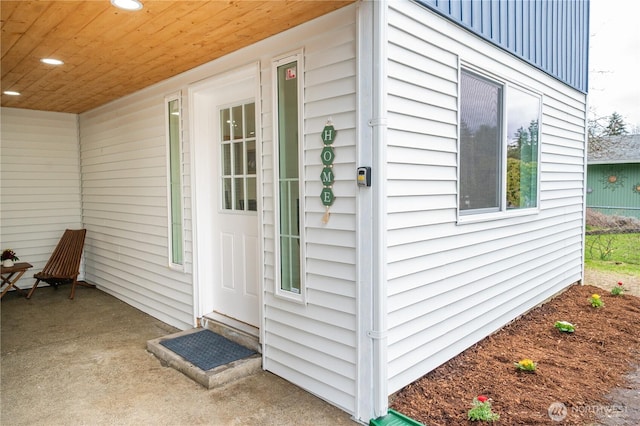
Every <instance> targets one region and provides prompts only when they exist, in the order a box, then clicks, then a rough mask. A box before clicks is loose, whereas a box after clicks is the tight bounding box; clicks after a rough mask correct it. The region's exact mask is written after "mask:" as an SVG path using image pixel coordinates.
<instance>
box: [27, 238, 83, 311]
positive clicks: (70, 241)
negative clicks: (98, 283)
mask: <svg viewBox="0 0 640 426" xmlns="http://www.w3.org/2000/svg"><path fill="white" fill-rule="evenodd" d="M86 234H87V230H86V229H67V230H66V231H64V234H62V238H60V241H59V242H58V245H57V246H56V248H55V250H53V253H52V254H51V257H50V258H49V261H48V262H47V264H46V265H44V268H43V269H42V271H41V272H38V273H37V274H34V275H33V278H35V279H36V282H35V284H33V287H31V290H30V291H29V294H27V299H30V298H31V296H32V295H33V292H34V291H36V288H37V287H38V284H39V283H40V281H44V282H46V283H47V284H49V285H52V286H54V287H58V285H60V284H69V283H71V284H72V286H71V295H70V296H69V298H70V299H73V297H74V296H75V292H76V284H80V285H84V286H87V287H95V286H94V285H92V284H87V283H84V282H80V283H79V282H78V274H79V273H80V260H81V259H82V249H83V248H84V237H85V235H86Z"/></svg>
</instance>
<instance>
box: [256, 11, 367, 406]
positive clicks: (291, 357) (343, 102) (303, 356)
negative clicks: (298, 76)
mask: <svg viewBox="0 0 640 426" xmlns="http://www.w3.org/2000/svg"><path fill="white" fill-rule="evenodd" d="M356 10H357V9H356V8H355V7H353V6H351V7H347V8H344V9H341V10H339V11H337V12H334V13H332V14H330V15H327V16H325V17H322V18H320V19H318V20H315V21H313V22H310V23H308V24H305V25H302V26H300V27H298V28H295V29H293V30H291V31H289V32H286V33H283V34H281V35H280V36H278V43H279V44H281V45H283V46H288V47H287V48H286V49H285V50H283V51H281V52H274V53H286V52H288V51H293V50H294V49H297V48H303V49H304V71H305V72H304V96H305V98H304V134H305V137H304V159H305V161H304V163H305V167H304V170H303V174H302V178H303V179H304V188H305V195H306V196H305V206H306V208H305V221H306V227H305V229H304V235H305V238H306V255H307V258H306V265H305V269H306V276H305V277H304V285H305V286H306V304H300V303H296V302H291V301H287V300H284V299H282V298H278V297H277V296H275V295H274V289H275V286H276V283H274V265H275V258H274V241H276V240H275V235H274V232H275V231H274V215H273V206H274V200H273V182H274V178H273V174H274V172H273V153H274V146H273V139H272V138H273V116H272V102H273V99H272V94H273V88H272V80H271V79H272V75H271V63H270V61H265V62H263V63H262V76H261V78H262V84H263V87H262V94H263V99H262V101H263V102H262V111H263V117H262V122H263V126H264V128H263V138H264V139H263V155H264V158H263V167H264V182H263V183H264V185H263V188H264V190H263V195H264V198H263V201H264V203H263V205H264V208H265V212H264V218H263V223H264V230H263V232H264V243H265V246H264V250H265V289H264V290H265V298H264V304H265V308H264V316H265V323H264V351H265V352H264V354H265V356H264V368H265V369H267V370H270V371H272V372H274V373H276V374H278V375H280V376H282V377H284V378H286V379H287V380H289V381H291V382H293V383H295V384H297V385H299V386H301V387H303V388H305V389H307V390H308V391H310V392H312V393H314V394H316V395H318V396H320V397H321V398H324V399H326V400H328V401H330V402H332V403H333V404H335V405H337V406H339V407H341V408H343V409H344V410H346V411H349V412H353V411H354V408H355V398H356V385H355V383H356V321H357V318H356V267H355V258H356V244H355V242H356V229H355V223H356V220H355V203H356V201H355V193H356V186H355V167H356V166H355V161H356V159H355V158H356V157H355V156H356V148H355V145H356V144H355V142H356V87H357V81H356V24H355V18H356ZM328 119H331V120H332V121H333V125H334V127H335V128H336V130H337V136H336V139H335V142H334V144H333V146H334V148H335V153H336V158H335V162H334V173H335V176H336V181H335V183H334V185H333V191H334V194H335V196H336V199H335V203H334V204H333V206H332V207H331V217H330V220H329V222H328V223H327V224H323V223H322V216H323V215H324V213H325V207H324V206H323V205H322V203H321V202H320V192H321V190H322V183H321V181H320V174H321V170H322V167H323V166H322V162H321V160H320V151H321V149H322V147H323V143H322V139H321V137H320V133H321V130H322V128H323V127H324V126H325V125H326V122H327V120H328Z"/></svg>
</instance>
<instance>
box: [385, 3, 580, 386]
mask: <svg viewBox="0 0 640 426" xmlns="http://www.w3.org/2000/svg"><path fill="white" fill-rule="evenodd" d="M388 25H389V33H388V56H389V60H388V80H387V85H388V92H389V94H388V99H387V105H388V135H387V139H388V151H387V155H388V162H389V163H388V171H387V173H388V187H387V194H388V205H387V223H388V230H387V241H388V259H387V262H388V270H387V274H388V287H387V292H388V329H389V330H388V354H387V355H388V361H389V366H388V378H389V392H390V393H392V392H394V391H396V390H398V389H400V388H401V387H403V386H404V385H406V384H408V383H410V382H411V381H413V380H415V379H417V378H419V377H421V376H422V375H424V374H425V373H427V372H429V371H430V370H432V369H434V368H435V367H436V366H438V365H440V364H441V363H443V362H444V361H446V360H448V359H450V358H451V357H453V356H455V355H456V354H458V353H460V352H461V351H462V350H464V349H465V348H467V347H469V346H470V345H472V344H473V343H475V342H477V341H479V340H481V339H482V338H484V337H485V336H487V335H488V334H490V333H491V332H493V331H495V330H497V329H499V328H500V327H501V326H503V325H504V324H506V323H508V322H509V321H511V320H512V319H514V318H516V317H517V316H519V315H520V314H522V313H524V312H526V311H527V310H528V309H530V308H532V307H534V306H536V305H537V304H539V303H541V302H542V301H544V300H545V299H547V298H549V297H550V296H552V295H553V294H555V293H557V292H558V291H560V290H561V289H563V288H564V287H566V286H568V285H569V284H571V283H573V282H575V281H578V280H580V279H581V274H582V230H583V219H582V218H583V216H582V206H583V182H584V174H585V166H584V153H585V111H586V107H585V103H586V99H585V97H586V96H585V95H584V94H582V93H579V92H577V91H576V90H574V89H571V88H569V87H567V86H565V85H563V84H561V83H560V82H559V81H557V80H555V79H553V78H552V77H550V76H548V75H546V74H544V73H542V72H540V71H538V70H536V69H534V68H533V67H531V66H530V65H528V64H526V63H525V62H523V61H520V60H518V59H516V58H515V57H513V56H511V55H510V54H508V53H506V52H504V51H502V50H500V49H498V48H495V47H493V46H491V45H489V44H488V43H486V42H484V41H483V40H481V39H480V38H478V37H475V36H473V35H471V33H469V32H467V31H465V30H463V29H461V28H459V27H457V26H456V25H454V24H452V23H451V22H449V21H446V20H444V19H442V18H441V17H439V16H437V15H435V14H434V13H431V12H430V11H428V10H426V9H425V8H423V7H421V6H419V5H417V4H415V3H412V2H404V1H403V2H391V3H390V5H389V14H388ZM459 60H460V61H465V62H466V63H469V64H473V65H474V66H477V67H479V68H480V69H484V70H486V71H488V72H491V73H494V74H495V75H498V76H500V77H502V78H504V79H506V80H508V81H510V82H512V83H518V84H522V85H525V87H529V88H531V89H533V90H534V91H536V92H538V93H541V94H542V117H541V131H542V134H541V167H540V170H541V172H540V173H541V174H540V202H539V205H540V210H539V212H537V213H534V214H533V215H527V216H522V215H521V216H513V215H509V214H505V215H504V217H502V218H498V219H495V220H491V221H483V222H476V223H464V224H458V223H457V222H456V220H457V216H456V205H457V182H456V179H457V161H458V160H457V102H458V100H457V96H458V95H457V94H458V71H459V69H458V67H459V65H458V64H459Z"/></svg>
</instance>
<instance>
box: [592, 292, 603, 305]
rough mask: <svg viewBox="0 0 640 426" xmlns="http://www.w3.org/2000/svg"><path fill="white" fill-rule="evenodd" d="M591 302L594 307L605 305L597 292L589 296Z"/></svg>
mask: <svg viewBox="0 0 640 426" xmlns="http://www.w3.org/2000/svg"><path fill="white" fill-rule="evenodd" d="M589 303H591V306H593V307H594V308H601V307H603V306H604V302H603V301H602V299H601V298H600V295H599V294H595V293H594V294H592V295H591V297H590V298H589Z"/></svg>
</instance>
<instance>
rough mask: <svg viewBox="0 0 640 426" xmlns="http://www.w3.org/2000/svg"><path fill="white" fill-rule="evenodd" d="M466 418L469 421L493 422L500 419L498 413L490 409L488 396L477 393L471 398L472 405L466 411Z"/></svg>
mask: <svg viewBox="0 0 640 426" xmlns="http://www.w3.org/2000/svg"><path fill="white" fill-rule="evenodd" d="M467 418H468V419H469V420H471V421H474V422H475V421H478V420H480V421H485V422H493V421H496V420H499V419H500V415H499V414H497V413H494V412H493V411H491V403H490V402H489V398H487V397H486V396H484V395H478V396H477V397H475V398H473V405H472V407H471V409H470V410H469V412H468V413H467Z"/></svg>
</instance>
